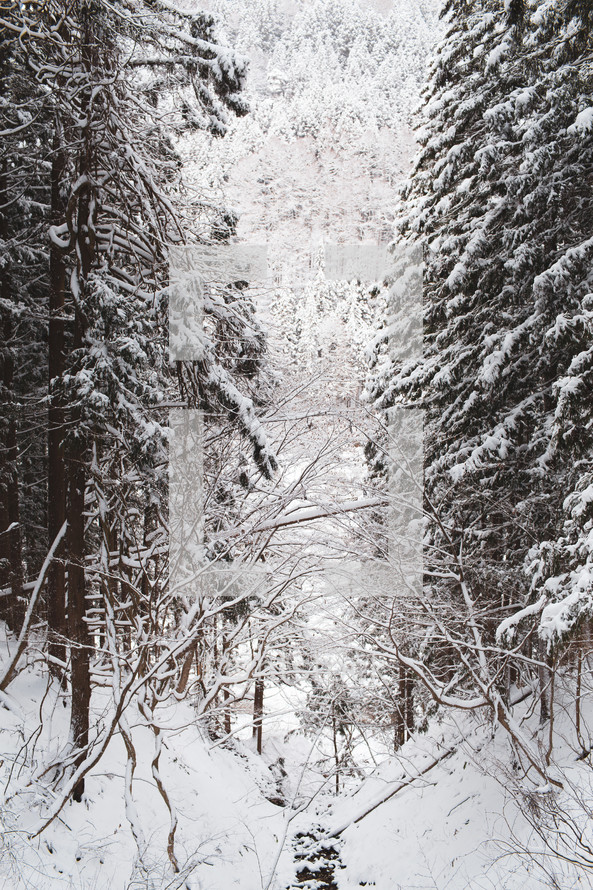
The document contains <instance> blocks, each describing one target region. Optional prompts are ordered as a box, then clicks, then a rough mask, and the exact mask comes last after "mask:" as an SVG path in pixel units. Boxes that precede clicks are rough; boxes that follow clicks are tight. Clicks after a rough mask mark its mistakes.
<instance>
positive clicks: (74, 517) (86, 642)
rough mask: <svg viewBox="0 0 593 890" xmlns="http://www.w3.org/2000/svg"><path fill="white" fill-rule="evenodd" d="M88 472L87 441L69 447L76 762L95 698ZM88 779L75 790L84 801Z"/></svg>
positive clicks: (82, 749) (72, 719)
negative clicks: (87, 568)
mask: <svg viewBox="0 0 593 890" xmlns="http://www.w3.org/2000/svg"><path fill="white" fill-rule="evenodd" d="M85 482H86V473H85V465H84V443H83V442H80V444H79V447H78V449H76V448H75V446H74V445H71V446H70V448H69V459H68V522H69V525H68V530H69V535H68V625H69V637H70V641H71V664H72V666H71V683H72V710H71V715H70V735H71V737H72V743H73V744H74V746H75V748H77V749H80V754H79V755H78V757H77V759H76V761H75V765H76V766H79V765H80V763H82V761H83V760H84V757H85V754H86V748H87V746H88V741H89V707H90V700H91V680H90V648H91V647H90V635H89V632H88V625H87V622H86V596H85V595H86V585H85V577H84V555H85V548H84V491H85ZM83 794H84V779H81V780H80V782H79V783H78V784H77V785H76V787H75V788H74V790H73V792H72V796H73V798H74V800H76V801H80V800H81V799H82V795H83Z"/></svg>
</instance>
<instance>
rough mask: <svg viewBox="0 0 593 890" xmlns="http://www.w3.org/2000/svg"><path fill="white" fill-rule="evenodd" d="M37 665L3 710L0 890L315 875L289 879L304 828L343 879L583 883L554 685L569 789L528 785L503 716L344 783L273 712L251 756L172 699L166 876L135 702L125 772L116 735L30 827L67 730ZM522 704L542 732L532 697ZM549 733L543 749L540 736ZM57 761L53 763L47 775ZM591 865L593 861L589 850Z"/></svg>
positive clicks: (392, 884)
mask: <svg viewBox="0 0 593 890" xmlns="http://www.w3.org/2000/svg"><path fill="white" fill-rule="evenodd" d="M5 648H6V642H4V643H3V645H2V649H3V650H5ZM2 654H3V655H4V654H5V652H4V651H3V653H2ZM31 662H32V663H31V664H30V665H29V667H28V669H26V670H24V671H23V672H22V673H21V674H20V676H19V677H18V679H17V680H16V681H15V683H14V684H13V688H12V690H11V695H10V698H7V699H6V701H5V707H4V708H3V709H2V715H3V716H2V726H3V732H2V757H1V762H0V772H1V781H2V787H3V790H4V792H5V799H4V801H3V805H2V820H3V833H2V854H1V856H0V886H2V887H5V888H7V890H8V888H15V890H16V888H19V890H21V888H23V890H24V888H35V890H44V888H52V890H53V888H56V890H57V888H62V887H64V888H66V887H70V888H76V890H90V888H98V890H103V888H105V890H107V888H110V890H132V888H140V887H146V888H165V887H167V888H174V887H188V888H192V890H198V888H200V890H230V888H232V887H237V888H240V890H285V888H288V887H293V886H300V887H302V886H308V887H313V886H315V884H314V883H309V884H307V883H306V882H305V883H298V884H297V877H298V876H297V874H296V868H297V864H296V863H295V838H297V837H298V835H303V834H311V833H312V834H314V835H315V836H316V837H322V838H323V837H328V836H329V837H331V836H332V835H338V837H335V838H334V843H335V844H336V848H337V850H338V854H339V859H338V860H336V869H335V872H334V877H333V880H334V882H335V886H337V887H338V888H339V890H357V888H359V887H361V886H373V887H376V888H380V890H404V888H405V890H433V888H436V890H446V888H447V890H465V888H472V890H474V888H479V890H492V888H500V887H502V888H505V890H515V888H517V890H518V888H526V890H536V888H540V887H542V888H543V887H557V888H563V890H569V888H573V887H574V888H576V887H579V888H581V887H590V886H592V884H591V882H590V881H589V880H588V878H587V869H584V868H582V867H581V868H580V869H575V868H574V863H578V860H579V859H580V860H581V863H580V864H581V866H582V865H583V863H584V862H585V861H586V860H587V859H588V857H589V856H590V852H589V848H588V847H587V846H586V842H585V841H584V840H583V838H582V830H583V828H584V827H585V825H586V822H587V820H588V819H589V815H590V813H589V804H588V801H589V800H590V799H591V792H592V790H593V773H592V771H591V764H590V762H589V756H585V757H583V756H582V753H580V748H579V745H578V744H577V740H576V738H575V731H574V725H573V719H572V716H573V715H572V714H570V713H568V712H564V711H563V708H562V699H563V691H562V689H561V688H560V689H559V690H558V693H557V706H556V707H557V719H556V729H555V745H554V749H553V751H552V755H551V763H552V767H554V766H556V767H557V770H558V772H561V773H562V775H563V778H564V784H565V789H564V790H563V791H561V792H552V791H551V789H550V788H549V787H548V788H538V787H537V786H536V785H535V784H534V782H532V781H531V780H530V778H529V777H527V776H526V775H525V774H524V773H523V771H522V768H521V767H520V764H519V762H518V760H517V758H516V757H515V758H513V756H510V755H511V752H510V751H509V747H508V743H507V741H506V740H505V739H504V738H503V735H504V734H503V732H502V730H501V729H500V728H498V729H496V728H494V729H493V727H492V726H491V725H489V724H488V723H487V722H485V720H484V715H483V714H482V715H479V714H478V715H477V716H466V717H464V718H462V719H455V718H454V717H452V716H450V715H448V716H446V717H445V718H444V719H439V720H435V721H434V722H433V723H432V724H431V725H430V726H429V729H428V731H427V732H426V733H425V734H421V735H417V736H415V737H414V738H413V739H411V740H410V741H408V742H407V743H406V745H404V746H403V747H402V748H401V749H400V750H399V751H398V752H397V754H396V755H391V756H389V757H384V758H383V759H382V760H381V762H379V763H378V765H377V766H376V767H375V768H373V769H370V770H369V774H368V775H367V776H366V778H364V779H363V780H362V781H361V780H359V781H357V782H356V783H353V784H352V785H351V786H350V787H347V788H346V790H345V791H344V792H342V793H341V794H340V795H338V796H336V795H335V794H333V793H332V787H331V782H328V780H327V777H325V778H324V777H323V776H321V775H320V774H319V772H318V771H317V770H316V769H315V768H314V766H313V763H314V761H315V745H316V742H315V739H310V738H306V737H305V736H304V735H303V734H302V733H301V732H298V731H289V732H286V731H285V730H284V729H281V730H280V731H278V729H279V728H280V724H278V726H276V727H275V726H274V722H273V721H271V722H270V723H269V724H268V726H267V735H266V739H265V742H264V750H263V755H262V756H261V757H259V756H258V755H257V754H256V753H255V751H254V748H253V744H252V742H251V740H250V739H247V738H235V739H234V740H230V741H226V742H224V743H223V744H220V743H218V742H216V741H215V740H213V739H212V738H209V737H208V736H207V735H206V734H205V733H204V732H203V731H201V730H200V728H199V726H198V724H197V722H196V719H195V713H194V712H193V710H192V707H191V705H190V704H189V703H188V702H178V703H175V704H174V705H172V704H171V703H164V704H163V705H162V706H161V707H160V708H159V710H158V711H157V716H158V720H159V724H160V726H161V727H162V733H163V737H164V744H163V753H162V756H161V762H160V775H161V777H162V781H163V783H164V785H165V787H166V789H167V792H168V795H169V797H170V802H171V804H172V805H173V807H174V808H175V811H176V813H177V817H178V820H179V825H178V829H177V837H176V854H177V858H178V860H179V864H180V867H181V871H180V873H179V874H178V875H177V876H176V877H173V876H172V875H171V872H170V866H169V862H168V859H167V854H166V848H167V834H168V831H169V827H170V820H169V813H168V810H167V807H166V806H165V803H164V800H163V798H162V797H161V796H160V795H159V793H158V791H157V788H156V786H155V783H154V780H153V777H152V775H151V773H152V767H151V763H152V761H153V757H154V737H153V733H152V732H151V730H150V729H148V728H147V727H146V725H145V721H144V720H143V718H142V716H141V714H140V712H139V711H137V710H136V709H134V708H132V709H130V713H129V715H128V721H129V724H130V727H131V731H132V738H133V744H134V748H135V751H136V769H135V774H134V778H133V782H130V776H129V772H128V773H127V774H126V768H125V764H126V760H127V758H126V752H125V748H124V744H123V741H122V739H121V737H120V736H119V735H117V734H116V735H115V736H114V737H113V739H112V741H111V742H110V744H109V747H108V749H107V751H106V753H105V755H104V757H103V758H102V760H101V762H100V763H99V764H98V766H97V767H96V768H95V769H94V770H93V772H92V773H91V774H90V776H89V779H88V784H87V793H86V796H85V799H84V801H83V802H82V803H68V804H67V805H66V806H65V807H64V809H63V810H62V812H61V814H60V816H59V817H58V818H57V819H55V820H54V822H53V823H52V824H51V825H50V826H49V827H48V828H47V829H45V830H44V831H43V832H42V833H41V834H40V835H38V836H33V837H32V836H31V835H32V834H33V833H34V831H35V826H36V825H37V826H40V825H41V824H42V820H43V812H44V810H45V809H46V808H47V806H48V804H49V803H50V802H51V801H50V800H49V793H50V792H49V791H48V790H47V787H46V785H45V780H47V779H48V778H50V777H51V778H53V771H55V769H60V765H59V764H60V758H61V752H60V751H58V750H54V747H55V742H54V741H53V740H54V739H55V738H56V737H61V738H64V737H65V732H66V731H67V727H66V724H67V720H68V708H67V707H66V699H65V697H64V695H63V694H62V693H61V692H60V691H59V689H57V687H56V684H55V682H54V683H48V681H47V678H46V676H44V675H43V674H42V672H41V670H40V667H39V665H38V664H36V663H34V662H33V660H32V659H31ZM566 700H567V701H570V695H567V699H566ZM17 702H18V705H17V704H16V703H17ZM111 707H112V704H111V703H110V699H109V694H108V693H107V691H106V690H104V689H97V690H96V691H95V693H94V696H93V719H94V722H95V723H101V722H104V721H106V720H107V719H108V718H109V712H110V709H111ZM571 707H573V706H571ZM517 710H518V716H519V717H520V718H521V719H523V721H524V729H525V730H526V732H527V733H528V734H529V735H531V736H532V737H533V738H534V739H536V740H537V738H538V737H539V729H538V716H537V714H532V713H531V697H529V696H528V697H527V698H526V699H525V701H524V702H523V703H522V704H521V705H520V706H519V708H518V709H517ZM40 715H43V723H40V720H39V718H40ZM587 718H588V719H587ZM588 723H589V724H590V725H593V714H591V713H590V714H588V715H587V714H586V713H585V714H584V715H583V719H582V722H581V738H584V736H586V738H587V739H588V740H589V739H590V733H589V729H588V726H587V724H588ZM541 742H542V744H543V745H544V746H545V745H546V744H547V739H542V740H541ZM52 762H54V763H55V764H56V766H55V767H54V770H52V775H51V776H47V775H46V776H43V775H40V770H41V768H42V767H43V766H46V765H47V764H48V763H52ZM433 764H434V765H433ZM130 786H131V788H132V793H131V794H130V793H129V790H126V789H128V788H129V787H130ZM398 789H399V790H398ZM386 798H389V799H387V800H386ZM553 798H554V801H555V805H556V810H555V816H554V818H555V831H554V832H553V833H550V832H549V831H548V833H547V834H543V835H540V834H539V833H538V829H540V830H541V831H542V832H543V831H544V829H545V828H547V829H548V830H549V829H550V827H552V826H551V824H550V820H549V816H550V813H551V808H550V806H549V805H550V804H551V803H552V799H553ZM381 801H383V802H381ZM374 805H376V806H375V809H374V810H373V811H372V812H369V813H368V814H367V811H369V810H371V809H372V807H373V806H374ZM360 817H362V818H360ZM357 819H359V821H358V822H357V823H356V822H355V820H357ZM132 826H133V828H132ZM134 833H135V834H136V839H135V838H134ZM544 837H545V841H544ZM581 841H582V843H581ZM331 843H332V842H331V841H328V842H327V844H326V845H331ZM546 845H548V849H546ZM554 847H555V848H556V851H557V852H556V853H555V852H554V849H553V848H554ZM139 849H140V850H141V851H142V853H143V855H142V861H141V862H140V861H139V856H138V851H139ZM557 853H560V854H562V855H563V856H564V857H566V858H567V859H572V860H573V864H571V863H570V862H568V861H563V860H562V858H561V857H560V855H557ZM305 864H306V861H305V862H303V861H301V862H300V863H299V865H300V868H301V869H303V868H304V867H305ZM588 864H589V873H590V864H591V863H590V859H589V863H588ZM326 886H327V885H326ZM329 886H331V885H329Z"/></svg>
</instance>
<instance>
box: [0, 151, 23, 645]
mask: <svg viewBox="0 0 593 890" xmlns="http://www.w3.org/2000/svg"><path fill="white" fill-rule="evenodd" d="M7 203H8V182H7V171H6V161H4V163H3V166H2V169H1V170H0V238H1V239H2V240H3V241H4V240H6V239H7V236H8V220H7V214H6V213H4V212H3V211H2V207H3V206H4V205H5V204H7ZM1 274H2V280H1V284H0V295H1V297H2V305H4V306H5V305H6V304H8V303H9V301H10V300H11V297H12V294H11V282H10V269H9V268H7V267H5V268H3V269H2V273H1ZM2 327H3V330H2V334H3V341H4V346H3V349H2V352H1V354H0V366H1V372H0V373H1V378H0V379H1V385H2V396H1V399H0V403H1V405H2V414H3V417H2V419H1V421H0V430H1V432H2V435H1V436H0V454H1V458H0V460H1V464H0V560H1V561H2V563H0V564H3V565H4V566H5V567H6V568H5V570H4V571H0V584H1V586H3V587H4V586H6V587H9V588H10V591H11V592H10V595H9V596H7V597H2V599H1V600H0V617H1V618H4V620H5V621H6V623H7V624H8V626H9V628H10V629H11V630H12V631H13V632H15V633H18V632H19V630H20V626H21V624H22V621H23V615H24V609H23V561H22V541H21V524H20V507H19V473H18V440H17V418H16V410H15V405H14V355H13V338H14V331H13V323H12V317H11V315H10V311H6V310H5V315H4V323H3V326H2Z"/></svg>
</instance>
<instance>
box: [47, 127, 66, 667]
mask: <svg viewBox="0 0 593 890" xmlns="http://www.w3.org/2000/svg"><path fill="white" fill-rule="evenodd" d="M64 169H65V158H64V153H63V149H62V146H61V139H60V133H59V126H58V125H56V131H55V134H54V144H53V159H52V171H51V203H52V224H54V225H57V224H59V223H60V222H62V220H63V214H64V206H63V203H64V202H63V200H62V198H61V195H60V187H61V184H62V179H63V176H64ZM49 277H50V291H49V381H48V383H49V407H48V430H47V461H48V476H47V525H48V535H49V540H50V542H51V541H53V540H54V539H55V537H56V535H57V533H58V531H59V530H60V528H61V527H62V525H63V524H64V520H65V519H66V466H65V457H64V434H65V422H66V415H65V410H64V405H63V396H62V393H61V392H60V384H61V381H62V377H63V374H64V290H65V281H66V267H65V263H64V255H63V252H62V250H60V248H59V247H57V246H56V245H53V244H52V247H51V252H50V260H49ZM47 625H48V635H49V654H50V656H53V658H55V659H58V660H59V661H60V662H62V663H65V662H66V645H65V637H66V568H65V565H64V560H63V559H60V558H58V559H54V561H53V563H52V565H51V567H50V570H49V574H48V579H47ZM50 670H51V671H52V673H54V674H59V675H61V676H62V677H63V676H64V675H63V672H62V671H61V670H60V667H59V665H57V664H56V663H55V662H52V661H50Z"/></svg>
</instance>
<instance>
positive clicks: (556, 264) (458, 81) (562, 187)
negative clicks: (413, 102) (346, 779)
mask: <svg viewBox="0 0 593 890" xmlns="http://www.w3.org/2000/svg"><path fill="white" fill-rule="evenodd" d="M445 15H446V16H447V19H448V22H449V30H448V33H447V35H446V37H445V39H444V41H443V43H442V45H441V47H440V48H439V50H438V52H437V56H436V61H435V63H434V66H433V69H432V75H431V80H430V84H429V87H428V88H427V91H426V97H425V106H424V109H423V111H422V112H421V114H422V123H423V127H422V130H421V131H420V138H421V144H422V149H421V151H420V154H419V156H418V159H417V161H416V163H415V167H414V172H413V175H412V177H411V179H410V181H409V183H408V185H407V186H406V187H405V189H404V191H403V195H402V204H401V208H400V214H401V223H400V234H401V236H402V237H403V239H404V240H405V239H408V240H410V241H415V240H417V239H421V240H422V242H423V243H424V245H425V273H424V300H425V312H424V358H423V360H422V361H407V362H403V363H402V362H401V361H400V362H398V361H397V360H394V357H393V356H394V352H393V351H390V349H389V347H388V345H387V344H388V334H389V333H390V331H391V327H390V324H389V323H388V324H387V325H386V327H385V329H384V334H383V337H382V338H379V340H378V341H377V344H376V349H375V353H374V357H373V360H372V361H373V363H374V368H375V369H374V371H373V372H372V379H371V384H370V389H371V394H372V397H373V398H374V400H375V404H376V405H377V406H378V407H380V408H381V409H382V410H386V411H387V412H388V411H389V409H390V407H391V406H413V407H418V408H422V409H424V411H425V418H426V421H425V424H426V425H425V433H426V435H425V481H426V496H427V509H428V511H429V517H431V519H432V537H431V544H432V545H433V548H434V549H433V550H431V551H430V552H432V553H433V554H436V553H437V552H438V553H441V554H442V553H443V552H447V553H448V554H449V560H450V562H449V566H451V565H453V564H454V571H452V572H451V580H450V581H447V580H446V579H444V578H443V572H442V561H440V560H439V562H434V561H433V562H432V563H431V564H430V565H429V569H431V571H434V573H435V575H436V576H437V577H434V576H433V578H432V580H431V571H429V573H428V576H427V583H429V585H430V593H429V594H427V595H428V596H429V597H430V598H431V602H432V603H433V607H432V608H434V610H435V612H434V613H433V616H434V618H433V620H434V628H435V637H434V640H433V644H432V651H434V652H436V651H437V649H436V648H435V647H436V646H437V643H439V640H440V643H439V646H440V651H441V653H445V652H446V650H447V648H448V647H450V644H451V640H452V639H454V640H456V641H457V644H458V649H457V651H458V652H459V646H460V645H461V643H460V641H462V640H465V641H466V642H465V643H464V644H463V645H464V646H465V647H466V648H465V649H463V652H464V653H465V655H466V656H467V658H468V659H469V663H474V662H475V664H474V666H473V667H472V669H471V671H470V672H469V674H468V672H467V664H466V667H465V668H464V670H463V671H462V673H461V674H460V673H459V668H460V665H459V663H458V662H456V661H455V659H456V657H457V656H454V657H453V660H452V661H448V662H447V664H445V663H444V662H445V661H447V659H446V658H444V659H443V660H442V661H443V669H444V673H443V675H442V676H441V680H442V683H443V684H444V685H446V684H447V683H448V682H450V681H451V680H454V681H455V682H456V683H458V685H459V686H460V687H461V686H463V682H464V681H463V680H462V679H461V678H462V677H463V676H464V675H465V677H466V679H467V680H468V686H467V690H468V692H467V694H468V695H470V694H471V692H470V691H469V690H470V687H472V684H473V688H475V685H476V683H477V682H478V681H477V680H476V678H477V677H479V676H480V675H481V672H483V670H482V668H483V666H482V667H480V664H479V662H480V659H481V658H483V657H484V656H483V647H484V646H487V645H491V646H493V647H495V631H496V628H497V626H498V624H499V622H500V620H501V618H503V617H504V615H505V614H506V615H508V614H509V613H512V612H513V611H514V610H515V609H516V607H517V605H523V604H525V603H527V602H529V601H530V600H529V597H530V596H532V597H535V596H539V594H540V592H541V590H542V589H547V594H546V596H545V597H544V598H543V600H542V604H544V603H545V602H547V601H548V598H549V597H550V596H551V595H552V589H553V585H549V586H548V587H547V588H545V583H544V582H545V575H546V573H545V572H542V563H541V560H540V561H539V562H538V561H537V560H534V556H533V553H531V555H529V554H530V550H531V548H532V547H533V546H534V544H535V545H536V546H537V542H538V541H542V540H545V541H546V542H547V543H546V544H545V545H543V547H544V551H545V552H546V553H547V554H549V552H550V547H554V546H555V545H554V544H550V542H554V541H558V540H561V541H562V545H560V546H561V548H562V550H563V552H564V554H565V556H566V555H567V553H568V551H569V550H570V547H572V555H573V568H574V569H575V570H576V568H577V567H578V566H579V565H580V566H582V565H584V562H583V560H585V561H586V560H587V559H588V557H586V555H585V554H584V551H583V547H582V546H581V547H580V549H579V546H578V545H576V546H575V544H576V537H575V536H577V537H578V536H579V534H581V535H582V534H586V529H587V522H586V520H585V521H584V522H583V523H582V525H581V532H580V533H579V532H577V527H578V526H579V523H578V522H576V523H575V518H574V504H575V503H576V502H577V501H579V495H578V494H576V492H579V491H581V492H582V491H583V490H586V484H585V482H584V480H585V478H586V477H587V474H588V473H589V472H590V453H591V444H592V443H591V421H592V417H591V399H590V397H589V395H588V393H589V392H590V387H591V373H592V364H591V357H592V355H591V345H590V344H591V330H592V329H591V313H590V308H591V307H590V297H589V292H590V290H591V273H590V268H591V267H590V256H591V231H590V219H591V210H592V208H591V195H590V190H589V189H588V187H587V185H586V183H587V181H588V178H589V177H590V174H591V169H592V166H591V165H592V162H593V156H592V154H591V129H590V113H589V111H588V110H587V109H588V107H589V91H590V71H589V67H588V62H587V58H588V53H590V48H591V46H590V32H589V30H588V25H587V14H586V12H585V11H584V10H583V9H582V8H577V7H575V6H574V5H571V4H566V3H561V4H551V5H550V4H545V3H541V4H534V5H533V6H529V7H523V5H522V4H511V5H510V6H508V8H507V7H504V6H503V4H501V3H498V2H495V0H480V2H471V3H458V2H452V3H449V4H448V5H447V7H446V10H445ZM571 491H575V496H574V498H573V499H568V500H567V501H566V502H565V498H566V495H567V494H568V493H569V492H571ZM563 504H564V507H563ZM564 509H566V510H569V511H571V510H572V511H573V513H572V518H570V519H569V524H570V528H571V531H570V532H569V535H568V537H567V535H566V532H565V530H564V520H565V513H564ZM581 515H582V516H583V519H584V518H585V513H582V514H581ZM581 540H583V539H582V538H581ZM569 541H571V542H572V544H570V546H569ZM529 564H533V565H537V566H538V568H537V578H538V580H537V582H534V583H533V585H532V584H531V582H530V577H529V574H528V573H526V571H525V568H526V566H528V565H529ZM439 566H440V568H439ZM445 574H446V573H445ZM548 574H549V571H548ZM563 577H565V578H566V583H567V584H568V585H570V583H571V582H570V581H569V578H570V577H572V576H570V574H565V575H564V576H563ZM462 582H463V583H462ZM542 584H543V587H542ZM464 585H465V586H464ZM585 588H586V589H584V590H583V597H584V598H583V599H582V602H585V603H586V604H587V608H588V602H589V593H590V587H588V586H587V585H585ZM463 590H466V592H467V591H468V590H469V591H471V597H470V599H467V598H465V599H464V596H463V595H462V591H463ZM468 596H470V594H469V593H468ZM554 596H558V592H556V593H555V594H554ZM470 600H471V603H472V604H471V605H470ZM437 603H441V604H443V606H442V608H444V609H446V610H447V622H448V623H447V622H445V624H446V628H445V627H444V625H443V624H440V625H439V621H438V620H436V615H437V612H438V610H439V609H440V608H441V606H439V605H435V604H437ZM468 608H470V609H472V610H474V609H475V612H474V615H473V617H471V620H470V621H468V614H467V610H468ZM577 611H578V610H577ZM476 615H477V616H479V617H475V616H476ZM472 622H473V623H472ZM569 624H570V622H569V623H568V624H567V625H566V627H567V630H568V629H569ZM478 630H479V634H480V640H481V643H480V646H478V645H477V643H476V636H475V633H476V632H477V631H478ZM480 647H482V654H480V652H479V651H478V650H479V649H480ZM529 651H530V650H529V649H526V650H524V652H523V654H528V652H529ZM488 659H490V660H491V661H492V672H491V674H490V676H491V677H492V678H498V679H492V680H491V681H488V682H489V683H490V685H492V683H493V684H494V685H496V684H500V688H501V689H504V687H505V684H507V691H508V683H509V681H510V680H512V679H513V678H514V677H516V676H517V672H518V671H519V669H520V664H521V657H520V656H519V657H518V661H517V662H516V663H515V664H511V665H510V671H507V672H506V673H505V671H504V670H503V666H504V663H505V659H504V658H503V660H502V663H501V664H498V665H497V664H496V660H497V656H496V654H495V651H494V649H493V651H492V654H490V655H488ZM435 670H436V669H435ZM437 673H438V670H437ZM472 676H473V679H470V677H472ZM545 710H546V709H545V707H544V708H543V713H545Z"/></svg>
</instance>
